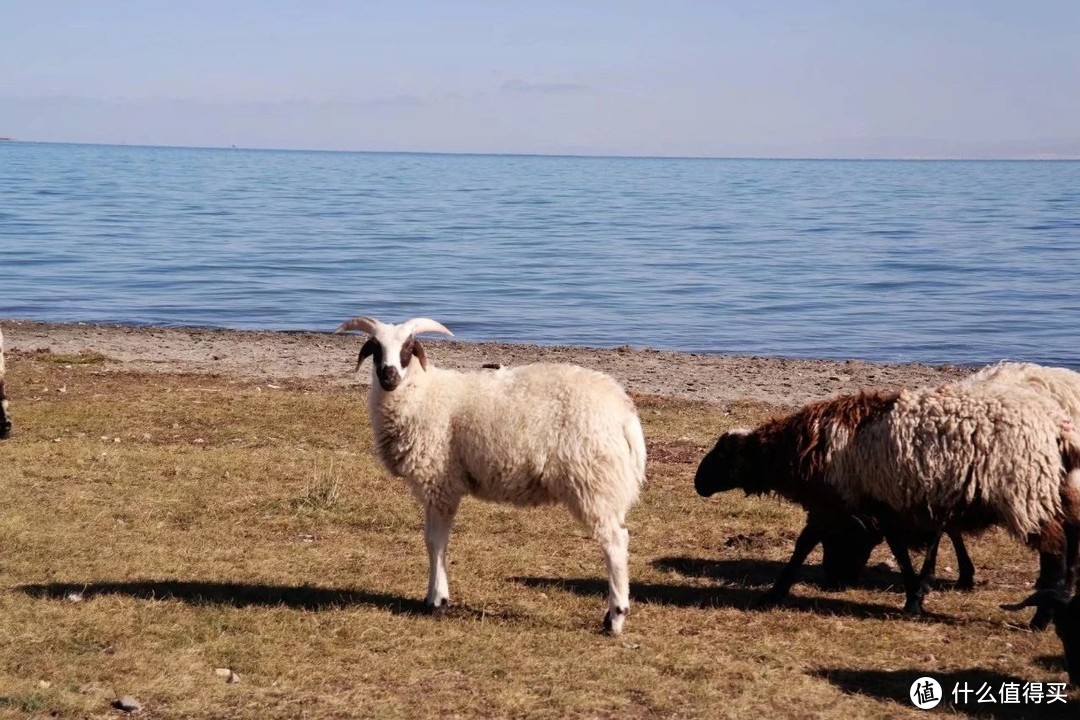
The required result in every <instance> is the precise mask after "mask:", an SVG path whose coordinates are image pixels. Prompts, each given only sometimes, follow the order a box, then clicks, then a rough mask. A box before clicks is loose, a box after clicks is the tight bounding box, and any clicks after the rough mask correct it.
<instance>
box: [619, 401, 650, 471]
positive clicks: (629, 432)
mask: <svg viewBox="0 0 1080 720" xmlns="http://www.w3.org/2000/svg"><path fill="white" fill-rule="evenodd" d="M623 433H624V434H625V436H626V444H627V445H629V446H630V464H631V467H632V469H633V472H634V477H635V478H636V479H637V484H638V487H641V486H642V485H644V484H645V431H644V430H642V429H641V420H640V418H638V416H637V413H636V412H632V413H630V415H629V417H628V418H627V420H626V422H625V423H623Z"/></svg>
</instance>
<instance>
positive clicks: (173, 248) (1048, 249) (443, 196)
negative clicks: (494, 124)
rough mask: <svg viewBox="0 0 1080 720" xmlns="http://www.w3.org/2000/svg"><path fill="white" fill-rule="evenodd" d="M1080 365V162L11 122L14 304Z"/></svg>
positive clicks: (0, 234)
mask: <svg viewBox="0 0 1080 720" xmlns="http://www.w3.org/2000/svg"><path fill="white" fill-rule="evenodd" d="M357 314H369V315H374V316H377V317H379V318H381V319H387V320H396V319H403V318H406V317H410V316H414V315H427V316H431V317H434V318H436V319H438V320H440V321H442V322H443V323H444V324H446V325H447V326H449V327H450V328H451V329H453V330H454V331H455V332H456V334H457V335H458V337H460V338H462V339H466V340H503V341H519V342H536V343H559V344H579V345H591V346H598V347H605V346H614V345H620V344H629V345H634V346H650V347H656V348H670V349H678V350H689V351H705V352H724V353H741V354H768V355H783V356H791V357H831V358H848V357H854V358H865V359H870V360H884V361H917V360H918V361H927V362H959V363H975V362H987V361H991V360H996V359H1000V358H1005V357H1007V358H1013V359H1025V360H1033V361H1038V362H1047V363H1054V364H1063V365H1069V366H1073V367H1077V366H1080V342H1078V341H1080V332H1078V331H1077V327H1078V321H1080V163H1075V162H905V161H896V162H892V161H872V162H857V161H783V160H692V159H640V158H579V157H528V156H460V155H459V156H455V155H417V154H381V153H326V152H321V153H320V152H288V151H268V150H211V149H183V148H149V147H113V146H93V145H62V144H34V143H0V317H17V318H33V319H39V320H61V321H88V322H90V321H93V322H114V323H127V324H162V325H200V326H218V327H230V328H270V329H303V330H332V329H333V328H335V327H336V326H337V324H338V323H339V322H340V321H342V320H344V319H345V318H347V317H351V316H352V315H357Z"/></svg>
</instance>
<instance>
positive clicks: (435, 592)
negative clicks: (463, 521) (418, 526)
mask: <svg viewBox="0 0 1080 720" xmlns="http://www.w3.org/2000/svg"><path fill="white" fill-rule="evenodd" d="M457 505H458V504H457V501H456V500H455V501H454V502H453V503H451V504H449V505H448V506H447V505H445V504H444V505H442V506H436V505H433V504H429V505H428V506H427V507H426V508H425V510H424V544H425V545H426V546H427V551H428V593H427V599H426V600H425V601H424V602H425V604H426V605H427V606H428V609H429V610H431V611H432V612H433V613H434V614H436V615H441V614H443V613H445V612H446V606H447V605H449V604H450V581H449V580H448V579H447V577H446V548H447V546H448V545H449V544H450V528H451V527H452V526H453V524H454V514H455V513H456V512H457Z"/></svg>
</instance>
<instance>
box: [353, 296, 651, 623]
mask: <svg viewBox="0 0 1080 720" xmlns="http://www.w3.org/2000/svg"><path fill="white" fill-rule="evenodd" d="M414 322H415V321H409V322H407V323H402V324H401V325H388V324H384V323H378V322H377V321H372V320H371V319H370V318H365V319H363V320H362V323H361V322H356V323H354V324H353V326H352V327H353V328H356V327H361V325H362V328H361V329H366V330H368V331H369V332H370V334H371V336H372V337H373V338H374V339H375V340H376V341H378V343H379V344H380V345H381V346H382V353H381V355H382V357H383V358H384V360H385V362H384V364H391V363H393V362H394V361H396V360H398V359H399V357H400V350H401V348H402V347H403V346H405V345H406V343H408V342H409V341H410V338H411V337H412V335H413V332H414V330H415V328H416V327H421V328H427V329H428V330H431V329H434V328H435V326H437V327H438V328H441V330H437V331H440V332H449V331H447V330H446V329H445V328H442V326H441V325H438V324H437V323H434V321H425V323H421V324H420V325H419V326H416V325H414V324H413V323H414ZM428 323H432V324H428ZM391 367H397V369H398V372H399V373H400V374H401V376H402V378H403V379H402V382H401V383H400V385H398V386H397V387H395V388H393V389H391V390H386V389H384V388H383V387H382V386H381V384H380V383H379V382H378V381H377V378H376V377H375V376H374V375H373V379H372V383H371V390H370V395H369V409H370V413H371V426H372V431H373V433H374V437H375V448H376V452H377V453H378V456H379V458H380V460H381V461H382V463H383V465H385V467H386V468H387V469H388V470H389V471H390V472H391V473H393V474H394V475H397V476H400V477H402V478H404V479H405V480H406V482H407V483H408V484H409V487H410V489H411V490H412V492H413V494H414V496H415V497H416V499H417V501H418V502H419V503H420V504H421V505H422V506H423V507H424V508H425V517H426V530H425V532H426V536H427V538H428V549H429V555H430V556H431V578H430V584H429V593H428V602H429V603H430V604H432V605H434V606H436V607H437V606H439V605H440V604H442V603H445V602H446V599H447V598H448V589H447V587H446V579H445V570H444V562H443V560H442V558H441V554H442V553H443V552H444V551H445V544H446V540H447V538H448V536H449V527H450V523H451V522H452V520H453V517H454V513H455V512H456V510H457V507H458V503H459V502H460V501H461V499H462V498H463V497H464V496H466V495H473V496H476V497H478V498H481V499H483V500H489V501H494V502H503V503H511V504H514V505H520V506H532V505H540V504H545V503H559V504H562V505H565V506H566V508H567V509H568V510H569V511H570V513H571V514H572V515H573V516H574V517H575V518H577V519H578V520H579V521H580V522H581V523H582V524H583V525H584V526H585V528H586V529H587V530H588V531H589V532H590V533H591V534H592V535H593V536H594V537H595V538H596V539H597V540H598V541H599V542H600V543H601V545H602V546H603V549H604V553H605V561H606V563H607V567H608V573H609V581H610V594H609V616H608V617H609V626H610V629H611V630H612V631H613V632H618V631H619V630H620V629H621V626H622V622H623V619H624V617H625V614H626V611H627V609H628V607H629V580H628V576H627V567H626V563H627V552H628V540H629V537H628V534H627V531H626V528H625V519H626V514H627V513H628V512H629V510H630V508H631V506H632V505H633V503H634V501H635V500H636V499H637V497H638V492H639V490H640V487H641V485H642V483H644V481H645V438H644V434H643V432H642V429H641V423H640V421H639V419H638V416H637V412H636V410H635V408H634V403H633V401H632V400H631V399H630V398H629V396H627V394H626V393H625V392H624V391H623V389H622V388H621V387H620V386H619V384H618V383H617V382H616V381H615V380H614V379H612V378H611V377H609V376H607V375H604V374H603V373H599V372H596V371H593V370H588V369H585V368H582V367H578V366H574V365H566V364H545V363H540V364H535V365H526V366H522V367H517V368H502V369H500V370H499V371H497V372H491V371H490V370H480V371H477V372H470V373H465V372H458V371H453V370H444V369H440V368H436V367H433V366H432V365H431V364H430V363H428V364H427V369H426V370H425V369H424V367H423V366H422V363H421V361H420V358H419V357H417V356H416V355H413V356H412V359H411V362H409V364H408V367H399V366H394V365H391Z"/></svg>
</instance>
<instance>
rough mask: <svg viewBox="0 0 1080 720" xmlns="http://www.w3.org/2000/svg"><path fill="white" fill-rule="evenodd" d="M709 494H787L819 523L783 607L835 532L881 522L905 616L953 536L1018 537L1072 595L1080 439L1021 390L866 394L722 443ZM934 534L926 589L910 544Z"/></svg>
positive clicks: (1063, 418) (780, 592)
mask: <svg viewBox="0 0 1080 720" xmlns="http://www.w3.org/2000/svg"><path fill="white" fill-rule="evenodd" d="M695 487H696V488H697V490H698V492H699V493H700V494H701V495H706V496H707V495H712V494H713V493H716V492H719V491H723V490H731V489H734V488H743V489H744V490H746V492H747V493H757V494H761V493H768V492H775V493H778V494H780V495H782V496H784V497H787V498H789V499H791V500H794V501H795V502H798V503H800V504H801V505H803V506H804V507H806V508H807V510H808V511H809V512H810V516H811V517H812V518H817V519H818V521H819V522H818V527H811V524H808V525H807V528H806V529H805V530H804V531H803V534H802V535H800V536H799V540H798V541H797V542H796V548H795V552H794V553H793V555H792V558H791V561H790V562H789V563H788V566H787V567H785V569H784V571H783V572H782V573H781V576H780V578H779V579H778V580H777V582H776V584H775V585H774V586H773V589H772V590H771V591H770V595H769V598H770V599H772V600H777V599H780V598H782V597H783V596H784V595H786V594H787V591H788V589H789V588H790V586H791V583H792V582H793V581H794V579H795V575H796V573H797V571H798V568H799V566H801V564H802V562H803V561H804V560H805V559H806V555H807V554H808V553H809V552H810V550H812V549H813V547H814V546H815V545H816V544H817V542H818V541H820V539H821V535H822V534H823V532H824V531H825V530H828V529H829V528H835V527H840V526H841V525H842V523H844V522H847V521H848V520H849V519H850V517H851V516H852V515H859V514H868V515H872V516H873V517H875V518H877V519H879V520H880V524H881V529H882V531H883V533H884V535H885V539H886V542H888V544H889V547H890V548H891V549H892V551H893V553H894V555H895V556H896V559H897V562H898V563H899V564H900V569H901V572H902V573H903V575H904V583H905V588H906V590H907V605H906V608H905V609H906V610H907V611H908V612H910V613H913V614H918V613H919V612H921V611H922V600H923V597H924V596H925V594H926V591H927V586H928V582H929V574H928V572H932V569H933V564H934V554H935V553H936V550H937V542H938V540H940V537H941V534H942V533H943V532H944V531H946V530H957V531H971V532H974V531H979V530H982V529H985V528H987V527H989V526H992V525H1004V526H1005V527H1006V528H1007V529H1008V530H1009V531H1010V532H1012V533H1013V534H1014V535H1016V536H1017V537H1018V538H1020V539H1022V540H1024V541H1025V542H1026V543H1028V544H1029V545H1031V546H1033V547H1035V548H1036V549H1037V550H1039V552H1040V553H1041V555H1042V573H1043V575H1044V580H1045V582H1043V585H1044V586H1054V587H1063V586H1064V584H1065V578H1066V577H1067V575H1068V572H1069V570H1070V569H1071V568H1070V567H1069V566H1070V564H1072V563H1074V562H1075V558H1076V554H1075V553H1076V551H1075V544H1076V542H1077V536H1078V529H1080V436H1078V435H1077V433H1076V431H1075V430H1074V429H1073V427H1072V423H1071V421H1070V420H1069V418H1068V416H1067V415H1066V414H1065V412H1064V411H1063V410H1062V409H1061V407H1060V406H1059V405H1058V404H1057V403H1055V402H1053V401H1051V400H1049V399H1048V398H1046V397H1045V396H1044V395H1041V394H1039V393H1037V392H1034V391H1033V390H1031V389H1030V388H1027V387H1023V386H1019V385H1005V384H998V383H986V384H982V385H976V386H961V385H952V386H949V385H946V386H942V387H939V388H933V389H922V390H903V391H900V392H898V393H861V394H858V395H850V396H844V397H839V398H833V399H831V400H826V401H823V402H819V403H814V404H812V405H808V406H806V407H804V408H803V409H802V410H799V411H797V412H796V413H794V414H792V415H790V416H788V417H786V418H783V419H780V420H774V421H771V422H768V423H766V424H764V425H762V426H761V427H759V428H758V429H757V430H754V431H752V432H748V433H728V434H727V435H724V436H722V437H721V438H720V439H719V441H718V442H717V444H716V447H715V448H713V450H712V451H710V452H709V454H708V455H706V456H705V458H704V459H703V460H702V461H701V465H700V466H699V468H698V471H697V476H696V477H695ZM928 535H929V536H931V537H932V538H933V541H932V543H931V545H930V546H929V549H928V551H927V559H926V561H925V562H924V565H923V573H922V576H921V577H918V578H917V577H916V576H915V573H914V569H913V568H912V566H911V560H910V557H909V556H908V550H907V545H908V542H909V541H910V540H911V539H912V538H916V539H918V538H923V537H926V536H928ZM1047 575H1049V577H1046V576H1047Z"/></svg>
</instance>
